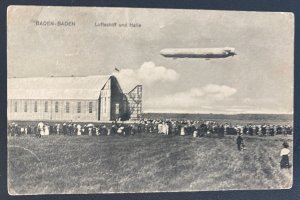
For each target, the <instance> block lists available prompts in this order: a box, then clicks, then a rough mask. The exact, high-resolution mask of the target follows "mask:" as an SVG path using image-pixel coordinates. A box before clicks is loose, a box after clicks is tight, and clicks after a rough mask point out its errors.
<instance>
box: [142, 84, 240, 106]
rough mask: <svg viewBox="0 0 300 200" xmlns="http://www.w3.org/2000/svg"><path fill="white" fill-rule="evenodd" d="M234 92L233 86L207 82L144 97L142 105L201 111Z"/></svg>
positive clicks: (226, 98)
mask: <svg viewBox="0 0 300 200" xmlns="http://www.w3.org/2000/svg"><path fill="white" fill-rule="evenodd" d="M236 92H237V90H236V89H235V88H232V87H229V86H226V85H215V84H209V85H205V86H203V87H194V88H191V89H188V90H186V91H182V92H177V93H174V94H166V95H163V96H159V97H153V98H149V99H145V102H144V106H145V108H147V109H149V110H153V111H154V110H155V111H159V110H161V111H169V112H173V111H178V110H182V111H184V112H195V111H196V112H201V111H202V110H208V109H210V108H213V107H214V106H215V105H218V104H219V102H224V101H228V100H230V97H231V96H232V95H234V94H235V93H236ZM147 109H146V110H147Z"/></svg>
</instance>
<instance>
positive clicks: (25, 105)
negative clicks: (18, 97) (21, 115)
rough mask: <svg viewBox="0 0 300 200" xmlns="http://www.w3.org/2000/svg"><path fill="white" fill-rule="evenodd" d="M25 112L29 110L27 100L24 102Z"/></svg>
mask: <svg viewBox="0 0 300 200" xmlns="http://www.w3.org/2000/svg"><path fill="white" fill-rule="evenodd" d="M24 112H27V101H25V102H24Z"/></svg>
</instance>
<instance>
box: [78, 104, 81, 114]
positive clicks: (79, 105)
mask: <svg viewBox="0 0 300 200" xmlns="http://www.w3.org/2000/svg"><path fill="white" fill-rule="evenodd" d="M77 113H81V102H77Z"/></svg>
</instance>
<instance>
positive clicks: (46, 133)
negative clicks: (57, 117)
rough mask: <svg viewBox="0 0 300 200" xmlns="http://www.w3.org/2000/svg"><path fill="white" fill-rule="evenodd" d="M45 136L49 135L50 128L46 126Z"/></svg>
mask: <svg viewBox="0 0 300 200" xmlns="http://www.w3.org/2000/svg"><path fill="white" fill-rule="evenodd" d="M44 134H45V135H49V126H48V125H45V133H44Z"/></svg>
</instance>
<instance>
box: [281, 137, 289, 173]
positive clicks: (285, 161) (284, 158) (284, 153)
mask: <svg viewBox="0 0 300 200" xmlns="http://www.w3.org/2000/svg"><path fill="white" fill-rule="evenodd" d="M282 146H283V149H281V151H280V156H281V161H280V168H281V169H285V168H290V167H291V165H290V163H289V156H290V150H289V149H288V148H289V144H288V143H287V142H284V143H283V144H282Z"/></svg>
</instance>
